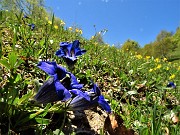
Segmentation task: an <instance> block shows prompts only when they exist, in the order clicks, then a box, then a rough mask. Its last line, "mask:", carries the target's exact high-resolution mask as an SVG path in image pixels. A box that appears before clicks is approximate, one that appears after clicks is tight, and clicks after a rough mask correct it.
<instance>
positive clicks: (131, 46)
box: [121, 39, 140, 52]
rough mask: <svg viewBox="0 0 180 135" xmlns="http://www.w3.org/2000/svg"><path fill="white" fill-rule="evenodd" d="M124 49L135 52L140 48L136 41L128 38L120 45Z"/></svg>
mask: <svg viewBox="0 0 180 135" xmlns="http://www.w3.org/2000/svg"><path fill="white" fill-rule="evenodd" d="M121 49H122V50H124V51H131V52H137V51H138V50H139V49H140V45H139V44H138V42H136V41H133V40H130V39H128V40H127V41H126V42H125V43H124V44H123V45H122V47H121Z"/></svg>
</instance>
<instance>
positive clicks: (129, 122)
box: [0, 11, 180, 135]
mask: <svg viewBox="0 0 180 135" xmlns="http://www.w3.org/2000/svg"><path fill="white" fill-rule="evenodd" d="M0 16H1V17H0V18H1V24H0V29H1V33H0V34H1V35H2V38H1V40H0V47H1V52H0V58H1V59H0V68H1V70H0V93H1V94H0V114H1V117H0V123H1V125H2V127H3V128H2V129H1V132H2V134H3V133H4V134H5V133H9V134H11V133H14V132H15V133H20V134H24V133H26V132H31V133H32V134H44V133H47V134H53V132H55V131H57V130H58V129H59V128H60V127H61V126H62V125H61V124H60V123H62V122H64V121H62V118H63V117H62V116H63V115H60V114H64V110H63V104H62V105H59V104H54V105H52V104H47V105H46V106H41V105H36V104H34V103H32V102H31V98H32V97H33V96H34V95H35V93H36V92H37V90H38V88H39V86H40V85H41V84H40V82H39V80H43V81H44V80H45V79H46V78H47V76H46V74H45V73H43V72H42V71H40V70H39V69H38V68H37V67H36V65H37V63H38V61H39V60H40V59H41V60H50V61H53V60H55V61H56V62H57V63H59V64H60V65H62V66H64V67H66V65H65V63H64V62H63V61H62V60H61V59H59V58H57V57H56V56H55V55H54V54H55V52H56V50H57V49H58V48H59V43H60V42H63V41H73V40H76V39H78V40H80V42H81V48H84V49H86V50H87V53H86V54H85V55H83V56H82V57H80V58H79V60H78V62H77V63H76V65H75V70H74V71H73V74H74V75H75V76H76V77H77V78H78V79H79V80H80V82H81V83H84V84H88V83H89V82H90V80H91V79H92V80H94V82H96V83H97V84H98V85H99V87H100V89H101V90H102V93H103V95H104V96H105V97H106V98H107V99H108V100H109V102H110V104H111V108H112V110H113V111H114V112H115V113H116V114H118V115H120V116H121V117H122V118H123V120H124V124H125V126H126V127H127V128H132V129H133V130H134V131H136V133H137V134H140V135H161V134H165V133H166V132H169V133H170V134H172V135H178V134H179V133H180V128H179V127H180V126H179V122H177V123H176V122H175V121H173V119H172V118H174V117H179V116H180V114H179V112H180V106H179V101H180V91H179V90H180V65H179V64H178V63H176V62H173V63H170V62H168V61H166V60H161V59H158V60H157V59H154V58H152V57H151V58H143V57H141V56H140V55H137V54H131V53H129V52H123V51H122V50H120V49H117V48H116V47H111V46H108V45H107V44H103V45H102V44H101V45H100V44H98V43H97V42H96V41H94V40H93V39H91V40H87V39H85V38H83V37H82V35H81V34H80V33H78V32H76V31H75V30H72V31H71V30H68V29H66V28H65V27H64V26H63V25H60V24H59V23H57V22H56V20H55V19H54V16H52V19H51V20H50V21H52V24H49V23H48V20H46V19H45V18H44V17H43V18H38V17H32V18H31V16H30V18H31V19H26V20H25V23H24V22H23V21H22V16H21V13H19V14H17V16H16V15H14V13H13V12H7V11H1V14H0ZM30 22H33V23H34V24H36V28H35V30H33V31H32V30H31V29H30V28H29V26H27V24H26V23H30ZM54 25H58V26H59V27H58V29H55V28H54ZM50 40H53V43H52V42H50ZM179 52H180V48H178V49H177V50H176V52H175V53H173V55H174V56H176V57H177V58H179V54H180V53H179ZM169 81H173V82H174V83H175V84H176V86H177V87H176V89H172V88H167V87H166V85H167V84H168V82H169ZM56 114H57V115H58V116H57V118H54V117H53V116H56ZM60 130H61V129H60Z"/></svg>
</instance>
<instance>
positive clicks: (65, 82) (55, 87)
mask: <svg viewBox="0 0 180 135" xmlns="http://www.w3.org/2000/svg"><path fill="white" fill-rule="evenodd" d="M79 44H80V42H79V40H75V41H73V42H70V43H69V42H61V43H60V49H59V50H58V51H57V52H56V55H57V56H58V57H60V58H61V57H62V58H63V59H64V60H65V62H66V63H67V65H68V66H72V65H74V64H75V63H76V61H77V57H78V56H81V55H82V54H84V53H85V52H86V50H84V49H81V48H80V46H79ZM37 66H38V68H40V69H41V70H43V71H45V72H46V73H47V74H48V75H49V76H50V78H49V79H48V80H47V81H45V83H44V84H43V85H42V86H41V87H40V89H39V91H38V92H37V94H36V95H35V97H34V99H35V100H36V101H37V103H41V104H46V103H52V102H56V101H61V102H69V105H68V109H69V110H85V109H90V108H93V107H95V106H98V105H99V106H100V107H102V109H104V110H105V111H106V112H108V113H110V112H111V108H110V106H109V104H108V102H107V101H106V100H105V98H104V96H103V95H102V94H101V91H100V89H99V87H98V86H97V84H94V83H93V85H92V88H91V89H90V90H87V91H84V90H82V88H83V86H84V84H80V83H79V82H78V81H77V79H76V77H75V76H74V75H73V74H72V73H71V72H68V71H67V70H66V69H65V68H63V67H62V66H60V65H58V64H57V63H56V62H54V61H53V62H50V61H46V62H45V61H41V62H39V63H38V65H37Z"/></svg>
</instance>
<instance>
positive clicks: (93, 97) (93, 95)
mask: <svg viewBox="0 0 180 135" xmlns="http://www.w3.org/2000/svg"><path fill="white" fill-rule="evenodd" d="M87 94H88V95H89V97H90V101H88V100H86V99H85V98H83V97H82V96H81V97H80V96H76V97H75V98H73V100H72V101H71V103H70V105H69V107H70V109H72V110H85V109H90V108H93V107H95V106H97V105H99V106H101V107H102V109H104V110H105V111H106V112H108V113H111V108H110V106H109V104H108V102H107V101H106V100H105V98H104V96H103V95H101V91H100V89H99V87H98V86H97V85H96V84H93V88H92V89H91V90H90V91H88V92H87Z"/></svg>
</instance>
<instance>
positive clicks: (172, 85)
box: [167, 82, 176, 89]
mask: <svg viewBox="0 0 180 135" xmlns="http://www.w3.org/2000/svg"><path fill="white" fill-rule="evenodd" d="M167 87H171V88H174V89H175V88H176V85H175V84H174V82H169V83H168V85H167Z"/></svg>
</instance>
